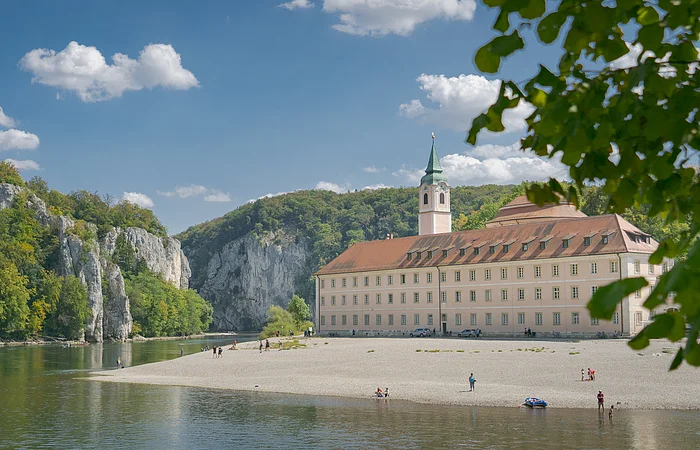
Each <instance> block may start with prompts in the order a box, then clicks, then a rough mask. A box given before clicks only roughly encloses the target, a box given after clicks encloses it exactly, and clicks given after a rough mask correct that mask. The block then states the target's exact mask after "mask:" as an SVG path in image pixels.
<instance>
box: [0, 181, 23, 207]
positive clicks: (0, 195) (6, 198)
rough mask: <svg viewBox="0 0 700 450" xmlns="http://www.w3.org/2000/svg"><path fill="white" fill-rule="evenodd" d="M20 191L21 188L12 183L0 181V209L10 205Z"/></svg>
mask: <svg viewBox="0 0 700 450" xmlns="http://www.w3.org/2000/svg"><path fill="white" fill-rule="evenodd" d="M21 191H22V188H21V187H19V186H15V185H14V184H7V183H0V210H3V209H5V208H9V207H10V206H12V202H14V201H15V197H16V196H17V194H19V193H20V192H21Z"/></svg>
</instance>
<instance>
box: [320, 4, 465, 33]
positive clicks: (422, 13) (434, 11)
mask: <svg viewBox="0 0 700 450" xmlns="http://www.w3.org/2000/svg"><path fill="white" fill-rule="evenodd" d="M475 9H476V3H475V2H474V0H324V2H323V10H324V11H325V12H327V13H332V14H333V13H334V14H339V19H340V23H338V24H336V25H333V28H334V29H336V30H338V31H341V32H343V33H349V34H354V35H360V36H367V35H369V36H384V35H387V34H397V35H400V36H406V35H409V34H411V33H412V32H413V30H415V28H416V26H418V25H420V24H421V23H424V22H427V21H430V20H435V19H444V20H471V19H472V17H473V16H474V10H475Z"/></svg>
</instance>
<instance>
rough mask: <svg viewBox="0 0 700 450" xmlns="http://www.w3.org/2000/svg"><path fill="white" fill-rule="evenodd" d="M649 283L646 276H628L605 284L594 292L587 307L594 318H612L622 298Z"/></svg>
mask: <svg viewBox="0 0 700 450" xmlns="http://www.w3.org/2000/svg"><path fill="white" fill-rule="evenodd" d="M648 284H649V283H648V282H647V280H646V279H645V278H626V279H624V280H619V281H615V282H614V283H610V284H609V285H607V286H603V287H601V288H600V289H598V290H597V291H596V293H595V294H593V297H591V300H590V301H589V302H588V305H586V308H588V310H589V311H590V312H591V317H592V318H594V319H605V320H610V319H611V318H612V316H613V313H614V312H615V310H616V309H617V304H618V303H620V301H622V299H623V298H624V297H625V296H627V295H630V294H631V293H633V292H635V291H636V290H637V289H641V288H643V287H644V286H646V285H648Z"/></svg>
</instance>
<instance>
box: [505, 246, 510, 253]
mask: <svg viewBox="0 0 700 450" xmlns="http://www.w3.org/2000/svg"><path fill="white" fill-rule="evenodd" d="M508 250H510V245H508V244H504V245H503V253H508Z"/></svg>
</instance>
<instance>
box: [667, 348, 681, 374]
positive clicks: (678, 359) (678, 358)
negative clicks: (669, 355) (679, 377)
mask: <svg viewBox="0 0 700 450" xmlns="http://www.w3.org/2000/svg"><path fill="white" fill-rule="evenodd" d="M682 362H683V349H682V348H679V349H678V352H676V357H675V358H673V362H671V367H669V369H668V370H676V369H677V368H678V367H679V366H680V365H681V363H682Z"/></svg>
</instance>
